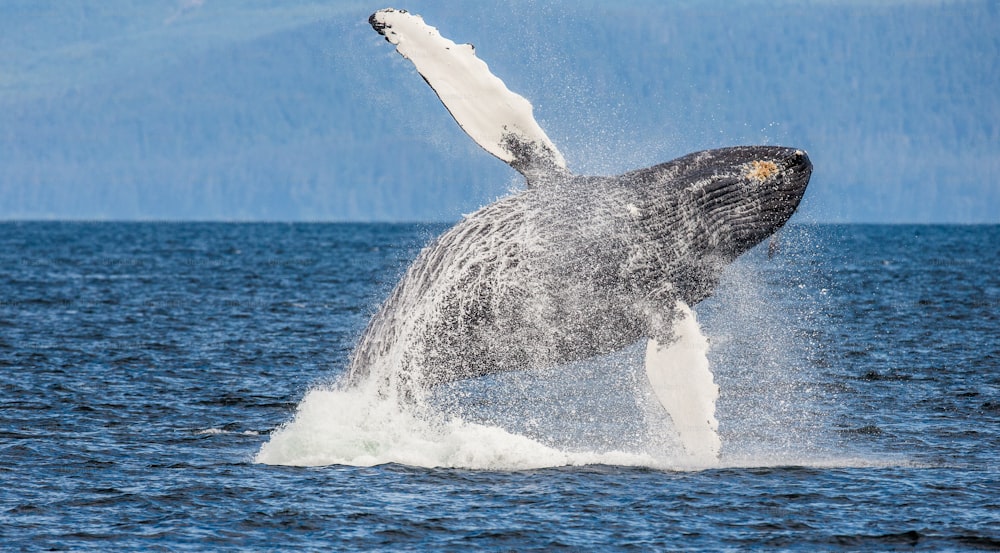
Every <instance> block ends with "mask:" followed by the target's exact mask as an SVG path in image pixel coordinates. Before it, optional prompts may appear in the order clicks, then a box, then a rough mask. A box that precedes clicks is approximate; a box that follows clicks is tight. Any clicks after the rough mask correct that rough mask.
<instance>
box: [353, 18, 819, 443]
mask: <svg viewBox="0 0 1000 553" xmlns="http://www.w3.org/2000/svg"><path fill="white" fill-rule="evenodd" d="M369 21H370V23H371V24H372V26H373V28H374V29H375V30H376V31H378V32H379V33H380V34H382V35H384V36H385V37H386V39H387V40H388V41H389V42H390V43H392V44H395V45H396V46H397V51H398V52H399V53H400V54H402V55H403V56H404V57H406V58H408V59H410V60H411V61H413V63H414V64H415V66H416V68H417V70H418V71H419V72H420V73H421V75H422V76H423V77H424V78H425V80H426V81H427V82H428V84H429V85H430V86H431V88H432V89H434V91H435V92H436V93H437V94H438V97H439V98H440V99H441V101H442V102H443V103H444V104H445V106H446V107H447V108H448V110H449V112H451V114H452V115H453V116H454V117H455V119H456V121H457V122H458V123H459V125H461V126H462V128H463V129H464V130H465V131H466V132H467V134H469V136H470V137H472V138H473V139H474V140H475V141H476V142H477V143H478V144H480V145H481V146H482V147H483V148H484V149H486V150H487V151H489V152H490V153H492V154H493V155H495V156H496V157H498V158H500V159H502V160H503V161H505V162H506V163H508V164H510V165H511V166H512V167H513V168H515V169H516V170H518V171H519V172H521V173H522V174H523V175H524V176H525V178H526V180H527V185H528V186H527V188H526V189H525V190H523V191H521V192H518V193H514V194H511V195H509V196H507V197H504V198H502V199H500V200H498V201H496V202H494V203H492V204H489V205H487V206H485V207H483V208H481V209H480V210H478V211H476V212H475V213H473V214H471V215H468V216H466V217H465V218H463V219H462V220H461V221H460V222H459V223H458V224H456V225H455V226H454V227H452V228H451V229H449V230H448V231H446V232H445V233H444V234H443V235H441V236H440V237H438V238H437V239H436V240H434V241H433V242H432V243H430V244H429V245H428V246H426V247H425V248H424V249H423V250H422V251H421V253H420V254H419V255H418V256H417V258H416V260H415V261H414V262H413V264H412V265H411V266H410V267H409V269H408V270H407V271H406V274H405V276H404V277H403V278H402V280H401V281H400V282H399V283H398V285H397V286H396V287H395V289H394V290H393V292H392V293H391V295H390V297H389V298H388V300H386V301H385V303H384V304H383V305H382V306H381V308H380V309H379V310H378V312H377V313H376V314H375V316H374V317H373V318H372V320H371V322H370V323H369V325H368V327H367V329H366V330H365V332H364V334H363V335H362V337H361V339H360V340H359V342H358V344H357V347H356V348H355V350H354V352H353V354H352V357H351V361H350V366H349V371H348V374H349V378H350V380H351V381H353V382H361V381H365V380H372V379H374V380H377V381H378V382H379V383H380V384H379V385H380V386H383V387H384V388H385V389H386V390H403V391H404V393H419V392H420V391H421V390H426V389H428V388H429V387H432V386H434V385H437V384H441V383H445V382H450V381H454V380H459V379H465V378H473V377H478V376H483V375H487V374H490V373H494V372H498V371H512V370H522V369H531V368H544V367H551V366H557V365H561V364H564V363H569V362H572V361H577V360H581V359H586V358H589V357H592V356H595V355H599V354H604V353H609V352H613V351H617V350H620V349H622V348H624V347H627V346H629V345H631V344H634V343H636V342H637V341H640V340H642V339H647V340H648V344H647V350H646V369H647V373H649V374H650V380H651V381H652V382H653V384H654V389H656V392H657V397H658V398H659V399H660V401H661V403H663V404H664V405H663V406H664V408H665V409H666V411H667V412H668V413H669V414H670V415H671V417H672V418H673V419H674V423H675V425H676V426H677V427H678V432H679V434H680V435H681V438H682V440H684V439H685V436H687V438H688V440H687V441H694V440H695V439H700V438H698V436H699V435H701V437H702V438H703V437H704V434H706V433H707V432H711V433H713V435H714V432H715V427H716V426H717V422H716V421H715V419H714V400H715V397H716V396H717V388H715V387H714V384H713V383H712V380H711V373H708V372H707V371H708V370H707V367H704V368H698V367H691V368H685V367H681V368H679V369H678V370H679V371H681V373H683V372H684V371H687V372H691V373H695V372H697V371H703V372H705V373H707V379H708V380H707V383H708V384H707V385H708V386H710V387H711V388H712V390H714V392H715V393H714V395H713V394H708V395H709V396H710V397H709V399H710V401H708V400H705V401H703V402H702V403H705V404H704V405H701V406H700V407H699V408H698V409H695V410H694V412H693V414H692V412H691V409H689V408H685V409H684V410H683V412H682V410H680V409H678V408H676V407H675V405H674V404H676V403H677V402H678V401H679V399H678V398H681V399H684V398H685V397H686V395H687V394H686V392H685V391H684V390H680V391H678V390H676V389H674V388H676V387H677V386H676V385H672V384H671V383H670V382H667V383H663V380H664V378H663V377H662V374H666V373H664V372H663V371H662V370H658V369H657V367H658V366H659V367H662V366H664V365H666V364H669V363H670V360H669V359H667V354H666V349H667V348H668V347H669V345H670V344H671V343H672V342H673V341H674V339H675V336H674V330H673V329H674V328H675V327H674V325H675V324H676V323H677V321H678V320H679V319H682V318H684V317H686V316H690V314H689V312H688V311H687V308H686V306H693V305H695V304H697V303H698V302H699V301H701V300H703V299H704V298H706V297H708V296H709V295H710V294H711V293H712V291H713V290H714V289H715V287H716V285H717V283H718V281H719V278H720V275H721V272H722V270H723V269H724V268H725V267H726V266H727V265H729V264H730V263H732V262H733V261H734V260H735V259H736V258H737V257H739V256H740V255H741V254H742V253H744V252H746V251H747V250H749V249H750V248H752V247H754V246H755V245H757V244H758V243H760V242H761V241H763V240H764V239H766V238H767V237H769V236H771V235H772V234H773V233H774V232H776V231H777V230H778V229H779V228H781V227H782V226H783V225H784V224H785V222H786V221H787V220H788V219H789V218H790V217H791V216H792V214H793V213H794V212H795V209H796V207H797V206H798V204H799V202H800V200H801V199H802V196H803V194H804V192H805V190H806V186H807V184H808V182H809V178H810V175H811V172H812V165H811V163H810V161H809V158H808V156H807V155H806V153H805V152H803V151H802V150H799V149H795V148H784V147H776V146H737V147H729V148H721V149H714V150H707V151H701V152H696V153H692V154H689V155H686V156H683V157H681V158H678V159H675V160H673V161H669V162H666V163H663V164H660V165H656V166H653V167H649V168H645V169H639V170H635V171H631V172H628V173H625V174H623V175H619V176H613V177H605V176H581V175H574V174H573V173H572V172H571V171H570V170H569V169H567V168H566V164H565V161H564V158H563V157H562V155H561V154H560V153H559V151H558V149H557V148H556V146H555V145H554V144H553V143H552V142H551V140H549V139H548V137H546V136H545V133H544V131H542V129H541V127H540V126H538V124H537V123H536V122H535V120H534V118H533V116H532V114H531V105H530V103H528V102H527V100H525V99H524V98H522V97H520V96H519V95H517V94H515V93H513V92H511V91H509V90H507V88H506V86H505V85H504V84H503V82H502V81H500V79H498V78H497V77H495V76H494V75H492V73H490V72H489V69H488V67H487V66H486V64H485V63H483V62H482V61H481V60H479V59H478V58H477V57H476V56H475V53H474V50H473V49H472V47H471V46H469V45H456V44H454V43H453V42H451V41H449V40H448V39H446V38H444V37H441V36H440V34H438V32H437V30H436V29H434V28H433V27H430V26H428V25H426V24H425V23H424V22H423V20H422V19H421V18H420V17H419V16H415V15H412V14H408V13H407V12H405V11H401V10H394V9H387V10H381V11H379V12H376V13H375V14H373V15H372V17H371V18H370V20H369ZM654 373H656V374H660V375H661V377H659V378H654V376H653V374H654ZM693 376H694V377H695V380H699V381H702V382H704V381H705V375H704V374H700V373H699V374H694V375H693ZM667 388H670V389H667ZM685 418H687V419H691V420H681V419H685ZM692 436H694V438H692ZM714 440H715V442H717V440H718V438H717V436H716V437H715V438H714ZM685 445H686V446H687V444H685ZM710 449H711V450H712V453H713V454H716V455H717V453H718V444H717V443H714V444H713V445H712V446H711V447H710Z"/></svg>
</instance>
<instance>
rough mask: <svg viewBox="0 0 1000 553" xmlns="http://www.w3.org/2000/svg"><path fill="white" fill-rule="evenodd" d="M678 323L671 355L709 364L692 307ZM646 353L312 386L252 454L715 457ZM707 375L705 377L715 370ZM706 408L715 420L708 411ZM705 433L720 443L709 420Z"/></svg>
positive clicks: (438, 460) (499, 463)
mask: <svg viewBox="0 0 1000 553" xmlns="http://www.w3.org/2000/svg"><path fill="white" fill-rule="evenodd" d="M674 330H675V333H676V336H677V338H678V340H677V342H676V343H675V346H674V347H672V348H670V349H669V351H670V352H671V355H672V356H673V361H674V365H675V366H679V365H680V364H685V363H690V362H694V363H703V364H699V365H698V367H699V370H704V371H706V372H707V371H708V367H707V359H706V354H707V350H708V340H707V339H706V338H705V336H704V335H703V334H702V333H701V330H700V328H699V327H698V325H697V324H696V323H695V322H694V318H693V315H692V316H690V317H683V318H681V319H679V320H678V321H677V322H676V323H675V327H674ZM678 346H679V347H678ZM643 352H644V349H643V348H642V347H641V344H637V345H636V346H634V347H632V348H628V349H626V350H625V351H623V352H620V353H616V354H613V355H607V356H601V357H597V358H594V359H589V360H586V361H581V362H576V363H571V364H567V365H563V366H558V367H554V368H551V369H545V370H534V371H517V372H509V373H499V374H495V375H490V376H488V377H484V378H479V379H470V380H464V381H456V382H451V383H448V384H444V385H440V386H437V387H436V388H434V389H433V390H432V391H431V392H430V393H428V394H427V395H426V397H423V398H421V399H420V400H419V401H417V402H412V401H410V402H407V401H399V400H398V399H397V398H394V397H391V396H387V395H386V394H384V393H381V392H380V387H379V386H378V383H377V381H376V380H375V379H372V380H370V381H368V382H366V383H364V384H362V385H360V386H350V387H348V386H333V387H323V388H316V389H313V390H312V391H310V392H309V393H308V394H306V396H305V397H304V398H303V400H302V402H301V403H300V405H299V407H298V411H297V413H296V415H295V418H294V419H293V420H292V421H291V422H290V423H288V424H287V425H285V426H283V427H281V428H279V429H278V430H276V431H275V432H274V433H273V434H272V436H271V438H270V440H269V441H268V442H267V443H266V444H264V446H263V447H262V448H261V450H260V451H259V452H258V454H257V456H256V458H255V461H256V462H258V463H264V464H273V465H294V466H323V465H351V466H373V465H381V464H387V463H399V464H404V465H410V466H416V467H427V468H431V467H450V468H464V469H474V470H528V469H538V468H546V467H559V466H577V465H590V464H606V465H618V466H643V467H653V468H660V469H681V470H690V469H703V468H708V467H714V466H718V460H717V458H716V457H715V455H714V453H712V454H708V455H704V454H698V455H692V452H691V451H688V450H687V449H686V443H687V441H686V440H682V438H683V429H681V428H680V426H679V425H675V424H674V422H673V420H672V419H676V418H678V414H679V413H681V411H679V410H678V409H677V408H675V409H667V410H664V408H663V407H662V406H661V404H660V400H659V399H658V397H659V394H658V393H657V390H656V388H655V387H654V386H653V385H651V383H650V379H649V378H648V377H647V374H646V372H644V371H643V369H642V365H643V363H642V361H643V359H642V354H643ZM708 378H709V381H711V373H708ZM694 390H698V391H699V393H705V394H707V396H710V397H706V398H703V399H702V400H701V401H694V402H693V405H695V407H693V409H694V410H695V414H694V415H691V416H694V417H700V416H702V415H701V413H700V412H698V410H699V409H703V408H704V405H706V404H710V405H711V406H712V409H713V410H714V396H715V394H716V393H717V391H716V389H715V388H714V384H713V385H712V387H711V388H710V389H700V390H699V389H697V388H694ZM706 402H707V403H706ZM690 405H691V403H684V404H683V405H682V407H684V408H691V407H690ZM668 412H669V414H668ZM710 415H711V416H712V417H713V420H714V413H711V414H710ZM681 417H683V414H681ZM689 418H690V417H689ZM706 440H707V441H708V442H709V443H715V444H717V443H718V436H717V435H715V434H714V430H713V436H712V437H707V438H706ZM713 440H714V442H713ZM717 451H718V446H717V445H716V446H715V450H714V452H717ZM704 452H705V450H702V451H701V452H700V453H704Z"/></svg>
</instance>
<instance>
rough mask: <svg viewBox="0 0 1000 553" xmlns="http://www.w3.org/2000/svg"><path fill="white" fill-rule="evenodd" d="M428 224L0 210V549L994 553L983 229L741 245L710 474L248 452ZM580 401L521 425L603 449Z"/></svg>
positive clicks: (711, 303) (998, 387) (998, 519)
mask: <svg viewBox="0 0 1000 553" xmlns="http://www.w3.org/2000/svg"><path fill="white" fill-rule="evenodd" d="M441 230H442V227H440V226H427V225H334V224H330V225H324V224H316V225H313V224H167V223H162V224H161V223H100V224H90V223H5V224H0V385H2V389H3V392H2V394H3V403H2V404H0V549H5V550H41V549H59V550H126V549H128V550H150V549H153V550H155V549H165V550H186V549H187V550H205V549H213V550H214V549H239V550H254V549H268V550H274V549H281V550H289V549H388V550H420V549H433V550H438V549H451V550H467V549H487V550H496V549H513V550H531V549H545V550H548V549H559V548H562V549H576V548H604V549H634V550H648V549H671V550H683V549H690V550H725V549H729V550H743V549H748V548H755V547H756V548H767V549H789V550H808V551H813V550H838V549H839V550H858V549H868V550H894V549H911V548H914V547H915V548H917V549H997V548H1000V468H998V465H1000V463H998V452H1000V272H998V270H997V268H998V267H1000V227H997V226H806V227H796V228H792V229H787V230H786V231H785V232H784V233H783V234H782V236H781V239H780V241H779V245H780V248H779V253H778V255H777V256H775V257H774V258H773V259H768V258H767V255H766V251H765V250H763V249H758V250H754V251H752V252H750V253H749V254H748V255H747V256H745V257H744V258H742V259H741V260H740V261H739V262H738V263H737V265H736V266H734V267H733V268H732V269H731V270H730V271H728V272H727V274H726V276H725V278H724V279H723V282H722V284H721V287H720V288H719V290H718V292H717V293H716V295H715V296H714V297H713V298H711V299H709V300H707V301H706V302H703V303H702V304H700V305H699V306H697V312H698V316H699V320H700V322H701V325H702V328H703V332H704V333H705V334H706V335H707V336H708V337H709V339H710V340H711V343H712V348H711V350H710V353H709V358H710V361H711V365H712V370H713V371H714V373H715V378H716V382H717V383H718V384H719V385H720V388H721V396H720V398H719V402H718V410H717V415H718V418H719V422H720V434H721V436H722V440H723V455H722V460H721V463H720V466H719V467H717V468H710V469H706V470H673V469H670V468H669V467H667V468H664V467H662V466H642V463H635V462H632V461H634V460H635V459H632V461H630V462H628V463H623V464H614V463H607V464H581V463H579V462H572V461H571V462H569V463H564V464H563V465H560V464H559V463H551V462H550V460H549V459H538V461H539V462H538V463H537V464H538V465H539V466H538V467H535V468H526V469H520V470H518V469H513V468H510V467H506V468H502V467H503V465H502V463H500V464H497V465H496V467H498V468H491V467H493V466H494V465H491V464H490V463H495V461H496V456H495V455H494V457H490V458H489V459H487V460H486V461H483V462H482V465H481V466H475V463H474V462H472V461H470V465H469V468H440V467H438V468H434V467H433V466H431V465H433V464H434V463H433V462H431V463H425V464H426V465H428V466H408V465H402V464H376V465H375V466H368V467H364V466H344V465H326V466H322V464H321V463H320V464H321V466H313V467H292V466H278V465H269V464H263V463H258V462H255V459H256V458H257V455H258V452H259V451H260V450H261V448H262V447H264V446H265V444H267V443H268V441H269V437H270V436H271V435H272V433H273V432H274V431H275V430H276V429H277V428H279V427H280V426H281V425H283V424H285V423H287V422H289V421H290V420H292V419H293V418H294V417H295V416H296V408H297V406H298V405H299V403H300V401H301V400H302V399H303V397H304V396H305V394H306V393H307V392H308V391H309V390H311V389H314V388H319V389H323V388H324V387H326V386H328V385H329V384H330V383H332V382H335V381H336V378H337V376H338V375H339V374H340V373H341V371H342V370H343V368H344V366H345V364H346V360H347V356H348V355H349V352H350V349H351V346H352V344H353V342H354V340H355V339H356V338H357V336H358V334H359V333H360V331H361V330H362V329H363V327H364V324H365V322H366V321H367V319H368V317H369V316H370V315H371V313H372V312H373V310H374V309H375V307H376V306H377V303H378V302H379V301H380V299H381V298H383V297H385V295H386V294H387V293H388V292H389V290H390V289H391V287H392V285H393V284H394V283H395V282H396V280H397V279H398V277H399V275H400V274H401V272H402V271H403V270H404V268H405V265H406V262H407V261H408V260H410V259H412V258H413V256H415V255H416V252H417V251H418V249H419V247H420V246H421V245H422V244H423V243H424V242H425V241H426V240H428V239H429V238H430V237H432V236H434V235H435V234H436V233H438V232H440V231H441ZM635 357H636V354H635V352H634V351H632V352H631V353H630V352H625V353H623V354H622V355H621V356H620V358H619V359H618V360H617V361H615V362H614V363H611V364H612V365H613V364H622V365H626V366H628V365H630V363H632V361H634V359H633V358H635ZM596 363H597V364H598V365H601V364H602V363H603V361H598V362H596ZM609 363H610V362H609ZM632 364H633V365H634V363H632ZM581 374H585V375H586V374H591V373H588V372H586V371H583V372H581ZM579 380H581V381H582V386H581V388H582V389H584V390H586V389H587V387H588V386H587V379H586V378H584V377H581V378H580V379H579ZM489 384H490V385H491V386H493V388H492V395H489V394H487V395H484V396H482V397H483V398H487V399H490V398H492V399H490V401H487V400H486V399H481V400H480V401H479V405H478V408H479V409H480V411H481V412H482V411H487V412H488V411H490V410H491V409H496V410H509V409H510V405H508V403H509V402H505V400H504V397H503V396H504V393H506V392H504V391H503V390H504V389H503V388H500V390H501V392H500V393H498V392H497V388H496V386H498V385H499V384H494V383H492V382H489ZM522 385H523V382H522ZM522 391H523V390H522ZM556 391H558V390H556ZM510 395H516V394H515V393H514V392H511V393H510ZM533 401H535V400H533ZM573 401H576V400H575V399H574V400H573ZM492 402H495V403H492ZM589 409H591V407H590V403H588V402H587V401H584V400H583V399H580V400H579V403H577V404H575V407H573V408H572V409H571V411H572V412H573V413H574V416H573V417H567V418H565V419H563V418H560V416H557V415H552V416H549V417H548V419H546V420H544V421H543V422H544V423H545V424H544V425H543V426H546V428H548V430H553V429H559V427H560V426H562V427H563V428H562V430H565V431H566V433H567V434H568V435H571V438H567V439H566V440H563V441H561V442H560V441H559V439H556V438H552V437H551V436H549V438H551V439H549V440H548V441H545V440H546V437H545V436H541V435H535V436H533V438H535V439H537V440H540V441H542V442H544V443H545V444H546V445H547V446H551V447H552V448H555V449H558V448H560V447H564V448H571V447H575V448H577V449H579V448H581V447H583V448H586V447H587V446H588V445H590V442H594V443H593V446H594V448H595V449H600V447H599V446H600V444H598V443H597V442H599V441H600V440H603V439H605V438H606V437H607V435H608V434H609V433H614V432H615V430H614V428H617V427H616V426H615V424H626V422H627V421H625V422H623V421H620V420H618V419H619V418H620V417H616V416H615V413H614V412H608V411H597V412H594V411H588V410H589ZM508 412H509V411H508ZM557 412H560V411H558V410H546V409H545V408H544V406H539V413H542V415H540V416H541V417H542V418H545V416H546V415H545V413H557ZM626 426H627V424H626ZM609 427H610V428H611V430H608V428H609ZM533 428H535V430H534V431H537V427H533ZM529 430H530V429H529ZM484 435H485V434H475V433H472V434H471V435H469V437H468V440H469V441H470V442H471V443H469V444H459V445H464V446H469V447H472V446H477V445H480V444H479V443H478V442H479V440H480V439H481V438H483V436H484ZM462 436H464V434H462V435H458V436H457V437H456V436H451V439H457V440H461V439H462ZM376 445H377V444H376ZM450 445H452V446H454V445H455V444H453V443H452V444H450ZM305 447H308V444H306V446H305ZM435 451H436V450H435ZM532 451H533V450H531V449H527V450H524V449H522V450H520V451H514V452H513V453H514V454H518V455H521V456H522V457H524V456H528V457H530V456H531V455H533V453H532ZM493 453H494V454H495V453H496V452H493ZM321 457H322V456H320V459H321ZM570 458H571V459H579V458H580V457H570ZM609 458H612V457H603V459H609ZM491 459H492V460H491ZM529 460H530V459H529ZM432 461H433V459H432ZM547 464H551V465H553V466H546V465H547ZM654 465H655V464H654ZM539 467H541V468H539Z"/></svg>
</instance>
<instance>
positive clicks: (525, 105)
mask: <svg viewBox="0 0 1000 553" xmlns="http://www.w3.org/2000/svg"><path fill="white" fill-rule="evenodd" d="M368 22H369V23H370V24H371V26H372V28H373V29H375V30H376V31H378V33H379V34H381V35H383V36H384V37H385V38H386V40H388V41H389V42H390V43H392V44H395V45H396V51H397V52H399V53H400V54H401V55H402V56H403V57H404V58H406V59H408V60H410V61H412V62H413V65H414V66H416V68H417V71H418V72H419V73H420V75H421V76H422V77H423V78H424V80H425V81H427V84H429V85H430V87H431V88H432V89H433V90H434V92H435V93H436V94H437V96H438V98H439V99H440V100H441V103H443V104H444V106H445V107H446V108H447V109H448V111H449V112H450V113H451V115H452V117H454V118H455V121H456V122H458V124H459V126H460V127H462V130H464V131H465V132H466V134H468V135H469V137H471V138H472V139H473V140H475V141H476V143H477V144H479V145H480V146H482V147H483V149H485V150H486V151H487V152H489V153H491V154H493V155H494V156H496V157H498V158H500V159H501V160H503V161H504V162H506V163H507V164H509V165H510V166H511V167H513V168H514V169H516V170H517V171H519V172H520V173H521V174H523V175H524V176H525V178H527V180H528V184H529V185H537V184H540V183H544V182H545V181H546V180H549V179H552V178H553V177H559V176H561V175H565V174H567V171H566V160H565V159H564V158H563V156H562V154H561V153H559V150H558V149H557V148H556V146H555V144H553V143H552V141H551V140H549V137H548V136H546V135H545V131H543V130H542V128H541V126H539V125H538V123H537V122H536V121H535V118H534V116H533V115H532V108H531V103H530V102H528V100H526V99H525V98H524V97H523V96H520V95H519V94H516V93H514V92H511V91H510V90H509V89H508V88H507V86H506V85H505V84H504V83H503V81H501V80H500V79H499V78H498V77H497V76H495V75H493V74H492V73H490V68H489V67H488V66H487V65H486V62H484V61H482V60H481V59H479V58H477V57H476V53H475V49H474V48H473V46H472V45H471V44H462V45H458V44H455V43H454V42H452V41H451V40H448V39H447V38H444V37H443V36H441V34H440V33H438V30H437V29H435V28H434V27H431V26H430V25H427V24H426V23H424V20H423V19H422V18H421V17H420V16H418V15H413V14H410V13H407V12H406V11H404V10H395V9H392V8H387V9H384V10H379V11H377V12H375V13H374V14H372V16H371V17H370V18H369V19H368Z"/></svg>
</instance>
